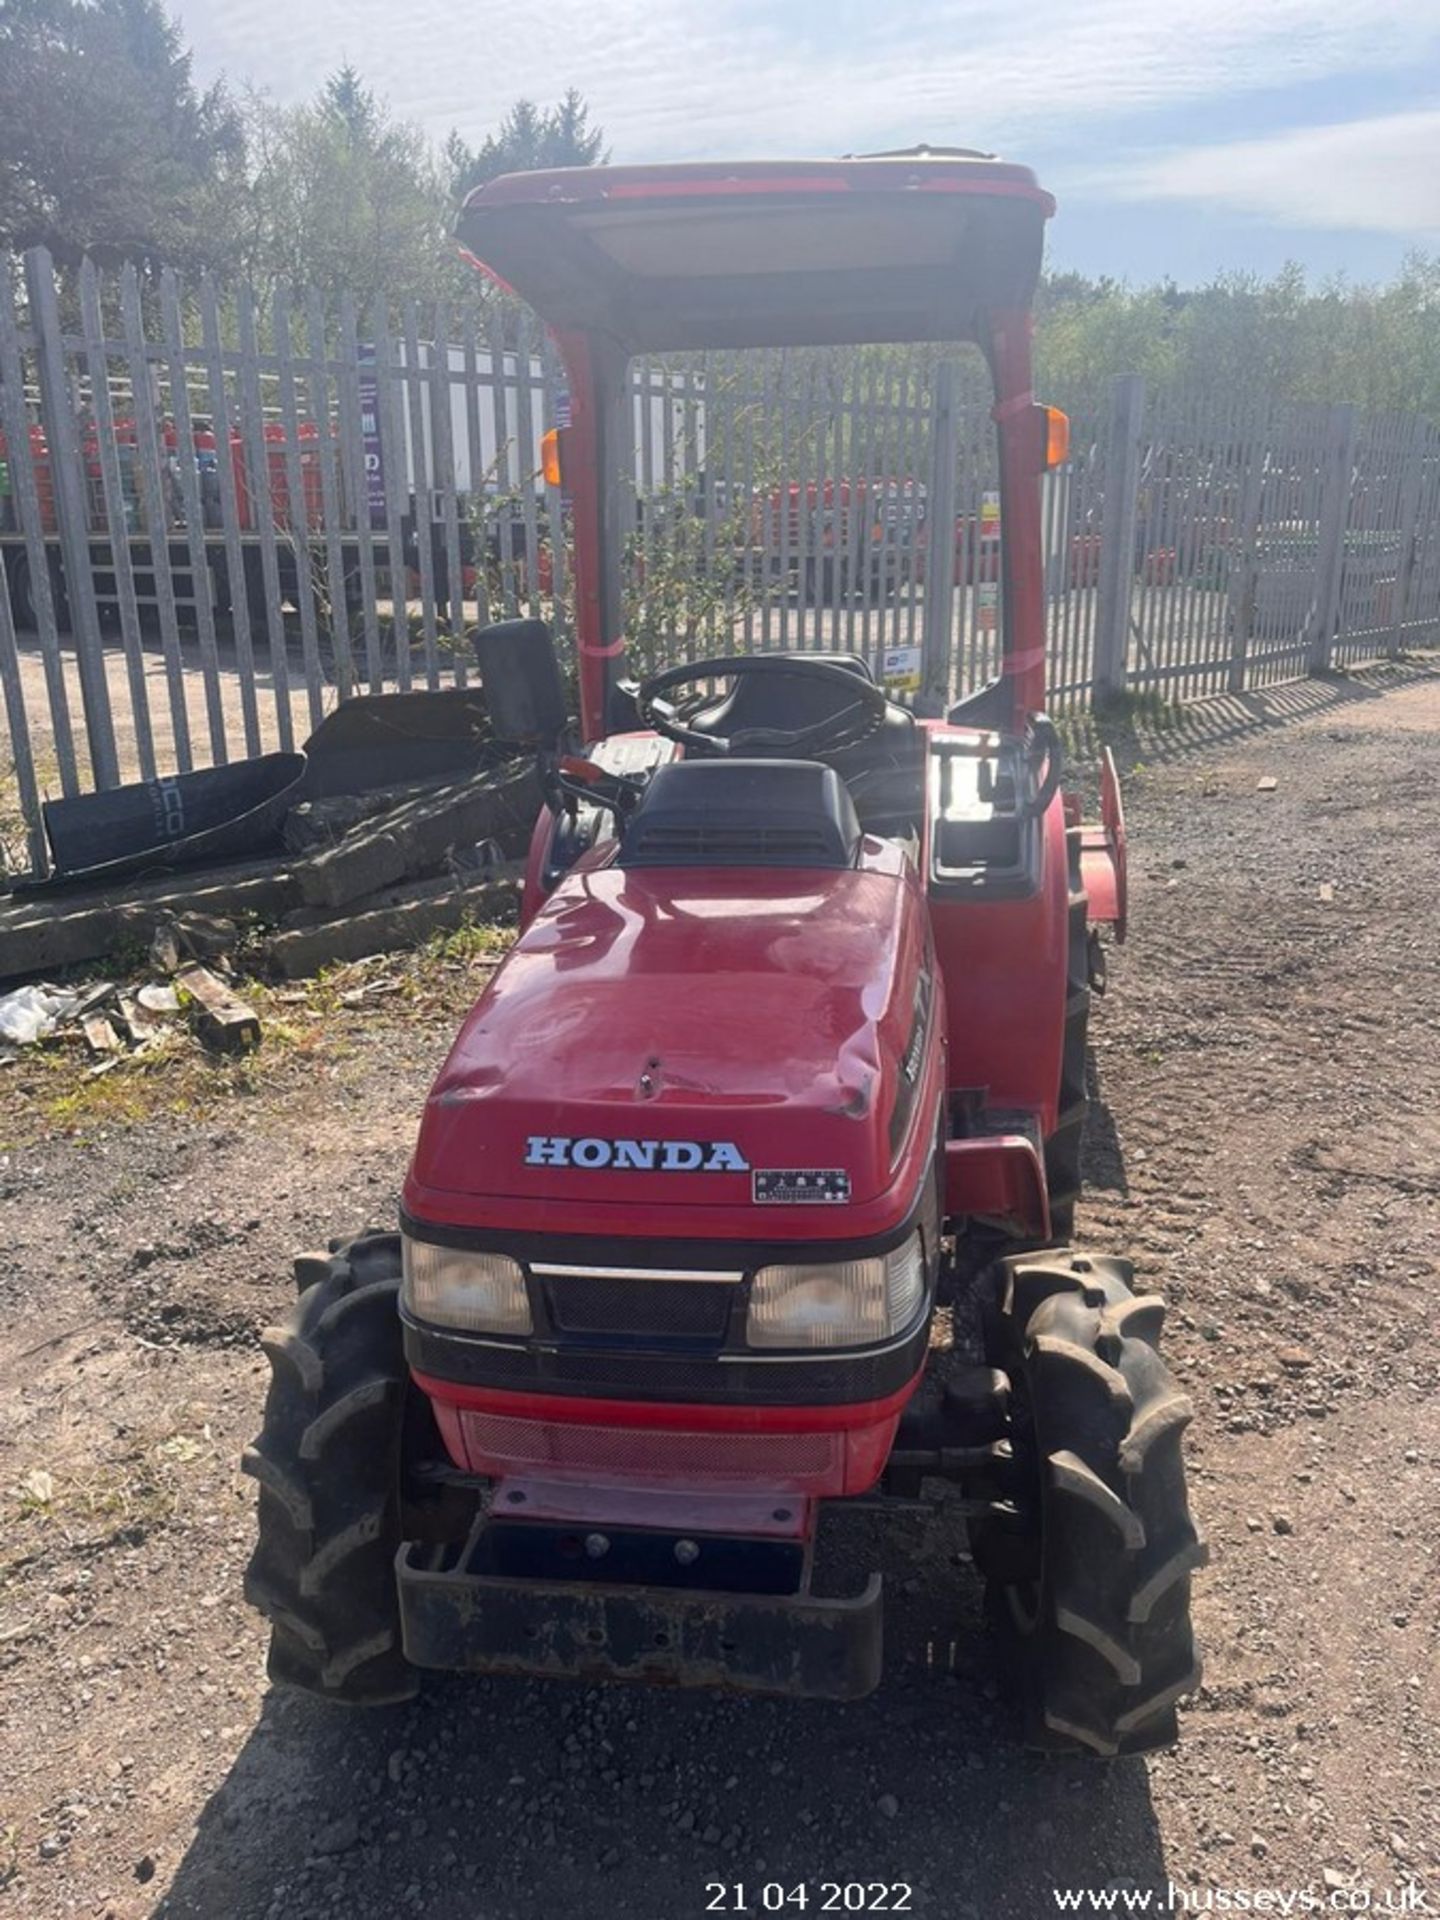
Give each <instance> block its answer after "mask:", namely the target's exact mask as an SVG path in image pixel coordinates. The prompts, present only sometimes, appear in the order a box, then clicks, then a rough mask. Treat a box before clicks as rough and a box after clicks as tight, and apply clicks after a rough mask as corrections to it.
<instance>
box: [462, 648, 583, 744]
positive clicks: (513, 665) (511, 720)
mask: <svg viewBox="0 0 1440 1920" xmlns="http://www.w3.org/2000/svg"><path fill="white" fill-rule="evenodd" d="M474 645H475V661H476V664H477V666H478V667H479V669H480V683H481V685H482V687H483V688H484V692H485V704H486V706H487V707H488V708H489V711H490V724H491V726H492V727H493V728H494V729H495V734H496V738H497V739H500V740H505V741H510V742H513V743H514V744H515V745H516V746H538V747H552V746H554V744H555V742H556V741H557V740H558V739H559V738H560V736H561V734H562V733H564V731H565V729H566V727H567V726H568V725H569V722H570V716H569V714H568V713H567V712H566V701H565V678H564V675H563V674H562V673H561V671H560V662H559V660H558V659H557V658H556V654H555V642H554V640H553V639H552V638H551V634H550V629H549V627H548V626H547V625H546V624H545V622H544V621H543V620H497V621H496V622H495V624H494V625H493V626H489V627H481V628H480V629H479V631H478V632H477V633H476V635H475V641H474Z"/></svg>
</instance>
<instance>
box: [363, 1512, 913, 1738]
mask: <svg viewBox="0 0 1440 1920" xmlns="http://www.w3.org/2000/svg"><path fill="white" fill-rule="evenodd" d="M445 1558H448V1556H445V1555H444V1554H443V1553H437V1551H436V1549H434V1548H432V1547H426V1546H424V1545H422V1544H420V1543H418V1542H407V1543H406V1545H404V1546H402V1547H401V1549H400V1552H399V1554H398V1556H397V1558H396V1579H397V1582H398V1586H399V1595H400V1614H401V1623H402V1630H403V1635H404V1644H405V1656H406V1658H407V1659H408V1660H410V1661H411V1662H412V1663H413V1664H414V1665H415V1666H418V1667H433V1668H439V1669H442V1670H446V1671H452V1672H457V1671H458V1672H468V1673H517V1674H533V1675H537V1676H541V1677H547V1678H560V1677H569V1678H572V1679H577V1680H587V1681H594V1680H636V1681H641V1682H645V1683H648V1684H651V1685H655V1684H659V1685H662V1686H678V1687H723V1688H732V1689H738V1690H740V1691H742V1692H750V1693H777V1694H791V1695H799V1696H803V1697H808V1698H814V1699H826V1700H857V1699H860V1698H861V1697H862V1696H863V1695H865V1694H867V1693H870V1692H872V1691H873V1689H874V1688H875V1687H876V1686H877V1685H878V1684H879V1680H880V1670H881V1655H882V1644H881V1621H882V1604H881V1579H880V1575H879V1574H878V1573H877V1574H872V1575H871V1576H870V1577H869V1579H868V1581H867V1582H866V1585H865V1587H864V1590H863V1591H862V1592H860V1593H858V1594H855V1595H853V1596H850V1597H846V1598H840V1599H817V1598H816V1597H815V1596H814V1595H812V1594H809V1593H799V1594H751V1593H715V1592H701V1591H696V1590H695V1589H693V1588H681V1587H675V1588H671V1587H659V1586H643V1587H641V1586H615V1585H603V1584H600V1583H598V1582H594V1581H588V1580H587V1581H567V1580H551V1579H514V1578H510V1577H506V1576H502V1575H496V1574H484V1573H473V1572H470V1571H468V1570H467V1569H466V1567H465V1564H464V1558H463V1557H462V1558H461V1560H460V1563H459V1564H458V1565H456V1564H451V1565H449V1566H447V1565H445V1564H443V1561H444V1559H445Z"/></svg>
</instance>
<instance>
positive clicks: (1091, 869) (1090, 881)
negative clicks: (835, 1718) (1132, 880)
mask: <svg viewBox="0 0 1440 1920" xmlns="http://www.w3.org/2000/svg"><path fill="white" fill-rule="evenodd" d="M1080 836H1081V837H1080V875H1081V879H1082V881H1083V882H1084V886H1085V892H1086V895H1087V896H1088V900H1089V909H1088V911H1089V919H1090V922H1091V924H1092V925H1095V924H1096V923H1103V924H1104V925H1106V926H1111V927H1113V928H1114V929H1115V938H1116V939H1117V940H1123V939H1124V938H1125V923H1126V918H1127V914H1128V910H1129V894H1130V888H1129V872H1128V862H1127V852H1126V844H1125V806H1124V802H1123V801H1122V800H1121V798H1120V776H1119V774H1117V773H1116V771H1115V756H1114V755H1113V754H1112V753H1111V751H1110V749H1109V747H1105V748H1103V749H1102V750H1101V755H1100V825H1099V826H1098V827H1082V828H1081V830H1080Z"/></svg>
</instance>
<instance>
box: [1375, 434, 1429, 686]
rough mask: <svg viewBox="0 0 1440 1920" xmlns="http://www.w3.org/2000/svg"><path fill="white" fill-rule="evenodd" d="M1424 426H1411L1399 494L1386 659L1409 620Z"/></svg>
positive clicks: (1392, 654)
mask: <svg viewBox="0 0 1440 1920" xmlns="http://www.w3.org/2000/svg"><path fill="white" fill-rule="evenodd" d="M1425 432H1426V427H1425V422H1424V421H1423V420H1421V419H1419V418H1413V419H1412V420H1411V422H1410V457H1409V459H1408V460H1407V461H1406V463H1405V481H1404V484H1403V486H1402V487H1401V490H1400V552H1399V556H1398V560H1397V564H1396V567H1395V592H1394V603H1393V607H1392V613H1393V621H1392V625H1391V629H1390V639H1389V643H1388V644H1387V646H1386V648H1385V653H1386V656H1387V658H1389V659H1391V660H1394V659H1397V658H1398V657H1399V654H1400V650H1401V646H1402V643H1403V634H1404V630H1405V622H1406V621H1407V620H1408V619H1409V617H1410V594H1411V590H1412V588H1413V586H1414V581H1415V549H1416V547H1417V546H1418V545H1419V541H1420V495H1421V492H1422V491H1423V482H1424V475H1425Z"/></svg>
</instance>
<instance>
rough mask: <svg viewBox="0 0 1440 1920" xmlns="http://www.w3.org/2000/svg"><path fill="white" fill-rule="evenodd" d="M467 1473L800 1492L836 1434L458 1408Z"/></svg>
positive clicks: (832, 1470) (834, 1462)
mask: <svg viewBox="0 0 1440 1920" xmlns="http://www.w3.org/2000/svg"><path fill="white" fill-rule="evenodd" d="M460 1432H461V1437H462V1439H463V1441H464V1446H465V1453H466V1462H467V1466H468V1468H469V1471H470V1472H471V1473H483V1474H490V1475H493V1476H495V1477H496V1478H503V1477H504V1476H506V1475H514V1474H534V1475H544V1476H545V1477H547V1478H550V1479H576V1480H584V1481H587V1482H592V1483H593V1482H596V1481H599V1482H600V1483H602V1484H606V1485H616V1484H618V1485H637V1486H639V1485H644V1486H656V1485H664V1484H668V1483H672V1482H676V1481H678V1482H681V1483H682V1484H684V1485H686V1486H690V1487H743V1486H760V1487H767V1488H772V1489H775V1490H777V1491H778V1490H781V1489H783V1490H785V1491H788V1492H796V1493H802V1492H805V1491H806V1490H807V1489H809V1488H811V1487H815V1488H819V1487H820V1486H822V1485H828V1484H830V1483H831V1482H832V1481H833V1479H834V1476H835V1474H836V1471H837V1469H838V1467H839V1465H840V1459H841V1450H842V1449H843V1447H844V1438H845V1437H844V1435H843V1434H837V1433H694V1432H684V1431H675V1430H673V1429H668V1428H664V1427H614V1426H591V1425H589V1424H588V1422H585V1421H579V1420H526V1419H521V1418H519V1417H517V1416H516V1415H513V1414H507V1413H482V1412H474V1411H462V1412H461V1414H460Z"/></svg>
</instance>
